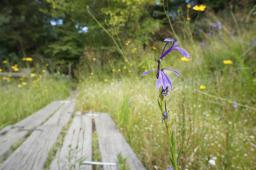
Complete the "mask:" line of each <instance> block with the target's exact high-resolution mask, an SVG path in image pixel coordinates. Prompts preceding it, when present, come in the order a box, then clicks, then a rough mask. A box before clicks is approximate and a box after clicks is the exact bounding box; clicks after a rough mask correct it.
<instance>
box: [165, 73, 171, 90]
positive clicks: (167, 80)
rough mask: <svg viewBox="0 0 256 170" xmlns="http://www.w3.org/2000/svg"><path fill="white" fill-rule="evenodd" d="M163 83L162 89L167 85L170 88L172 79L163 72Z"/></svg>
mask: <svg viewBox="0 0 256 170" xmlns="http://www.w3.org/2000/svg"><path fill="white" fill-rule="evenodd" d="M163 77H164V78H163V84H165V87H163V88H164V89H165V88H166V87H167V86H168V87H169V88H170V89H172V81H171V80H170V78H169V77H168V76H167V75H166V74H165V73H164V72H163Z"/></svg>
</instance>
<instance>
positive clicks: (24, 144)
mask: <svg viewBox="0 0 256 170" xmlns="http://www.w3.org/2000/svg"><path fill="white" fill-rule="evenodd" d="M74 108H75V104H74V101H73V100H64V101H55V102H52V103H51V104H49V105H48V106H46V107H44V108H42V109H41V110H39V111H38V112H36V113H34V114H32V115H31V116H29V117H27V118H26V119H24V120H22V121H20V122H18V123H16V124H15V125H12V126H8V127H6V128H4V129H2V130H1V131H0V170H43V169H45V168H47V169H51V170H70V169H71V170H92V169H95V166H97V167H99V168H100V169H103V170H118V169H119V168H118V166H119V163H120V162H119V159H118V157H119V156H120V155H121V156H122V157H123V158H124V159H125V165H126V167H127V168H128V169H130V170H144V169H145V168H144V166H143V165H142V164H141V162H140V161H139V160H138V158H137V157H136V155H135V154H134V152H133V151H132V149H131V147H130V146H129V145H128V143H127V142H126V141H125V139H124V137H123V136H122V134H121V133H120V132H119V131H118V129H117V128H116V126H115V124H114V122H113V121H112V119H111V117H110V116H109V115H107V114H104V113H87V114H81V113H79V112H74ZM93 134H96V136H97V139H98V140H97V141H96V142H97V144H96V146H97V145H98V147H99V148H98V149H99V152H100V158H101V161H98V162H95V161H94V158H93V152H94V151H93V149H92V146H93V143H92V142H93V141H94V140H92V136H93Z"/></svg>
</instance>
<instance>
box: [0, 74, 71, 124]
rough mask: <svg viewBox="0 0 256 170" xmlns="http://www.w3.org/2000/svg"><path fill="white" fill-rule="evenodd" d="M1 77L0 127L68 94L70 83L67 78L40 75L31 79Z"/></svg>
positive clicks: (14, 121)
mask: <svg viewBox="0 0 256 170" xmlns="http://www.w3.org/2000/svg"><path fill="white" fill-rule="evenodd" d="M1 79H2V78H1ZM3 79H4V80H1V81H0V83H1V86H0V99H1V102H0V110H1V112H0V128H3V127H5V126H7V125H9V124H13V123H16V122H17V121H19V120H22V119H23V118H25V117H27V116H29V115H30V114H32V113H33V112H35V111H37V110H39V109H40V108H42V107H44V106H46V105H47V104H49V103H50V102H52V101H54V100H58V99H64V98H66V97H68V96H69V90H70V83H69V82H68V80H67V78H60V77H59V76H42V77H41V78H39V77H37V78H33V80H32V79H28V80H13V79H11V80H8V81H7V80H6V77H5V78H3ZM22 82H23V84H22Z"/></svg>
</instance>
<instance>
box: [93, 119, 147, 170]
mask: <svg viewBox="0 0 256 170" xmlns="http://www.w3.org/2000/svg"><path fill="white" fill-rule="evenodd" d="M94 117H95V118H94V119H95V124H96V131H97V135H98V140H99V148H100V153H101V160H102V161H103V162H115V163H117V164H118V155H119V154H120V155H121V156H122V157H123V158H124V159H126V165H127V166H128V168H130V169H132V170H145V168H144V166H143V165H142V163H141V162H140V161H139V159H138V158H137V156H136V155H135V153H134V152H133V151H132V149H131V147H130V146H129V144H128V143H127V142H126V140H125V139H124V137H123V136H122V134H121V133H120V132H119V130H118V129H117V128H116V126H115V124H114V122H113V120H112V119H111V117H110V116H108V115H107V114H98V115H96V116H94ZM103 169H104V170H118V167H117V166H108V165H104V166H103Z"/></svg>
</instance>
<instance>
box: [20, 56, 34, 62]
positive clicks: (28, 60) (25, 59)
mask: <svg viewBox="0 0 256 170" xmlns="http://www.w3.org/2000/svg"><path fill="white" fill-rule="evenodd" d="M22 61H26V62H32V61H33V58H31V57H23V58H22Z"/></svg>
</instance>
